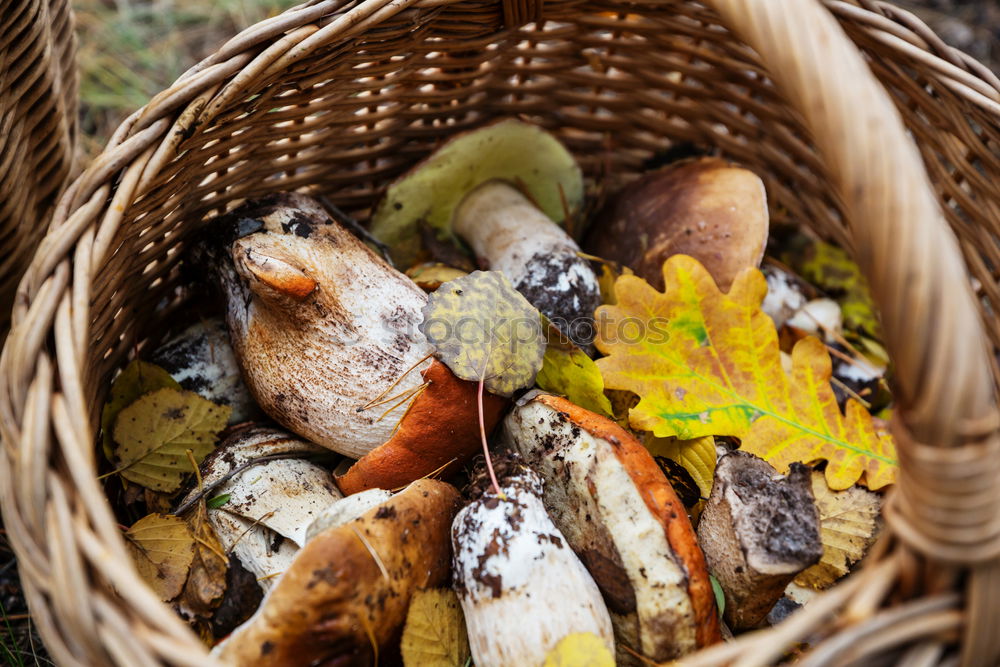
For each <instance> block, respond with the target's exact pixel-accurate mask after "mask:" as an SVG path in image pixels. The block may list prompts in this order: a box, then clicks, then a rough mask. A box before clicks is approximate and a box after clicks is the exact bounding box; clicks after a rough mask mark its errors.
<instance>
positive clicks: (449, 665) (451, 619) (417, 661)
mask: <svg viewBox="0 0 1000 667" xmlns="http://www.w3.org/2000/svg"><path fill="white" fill-rule="evenodd" d="M400 648H401V650H402V654H403V664H404V665H406V666H407V667H410V666H413V665H420V666H421V667H464V665H466V664H467V663H468V661H469V657H470V655H471V653H470V652H469V638H468V636H467V635H466V633H465V617H464V616H463V615H462V608H461V606H459V604H458V597H457V596H456V595H455V593H454V592H453V591H451V590H450V589H447V588H431V589H427V590H422V591H417V592H416V593H415V594H414V595H413V599H412V600H411V601H410V609H409V611H407V612H406V625H405V626H404V628H403V640H402V644H401V647H400Z"/></svg>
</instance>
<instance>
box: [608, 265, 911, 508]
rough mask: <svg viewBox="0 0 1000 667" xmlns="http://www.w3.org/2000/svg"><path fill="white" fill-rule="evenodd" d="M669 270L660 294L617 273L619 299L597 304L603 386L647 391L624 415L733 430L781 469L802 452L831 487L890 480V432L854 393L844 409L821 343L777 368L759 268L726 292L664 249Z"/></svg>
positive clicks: (679, 428) (689, 430) (654, 423)
mask: <svg viewBox="0 0 1000 667" xmlns="http://www.w3.org/2000/svg"><path fill="white" fill-rule="evenodd" d="M663 276H664V284H665V285H666V286H667V287H666V291H665V292H659V291H657V290H655V289H654V288H653V287H651V286H650V285H649V284H648V283H646V282H645V281H644V280H642V279H640V278H638V277H636V276H621V277H620V278H619V279H618V280H617V281H616V283H615V294H616V296H617V299H618V303H617V305H614V306H602V307H601V308H599V309H598V310H597V330H598V331H597V339H596V341H595V342H596V344H597V347H598V349H600V350H601V352H603V353H604V354H606V355H608V356H607V357H605V358H603V359H599V360H598V361H597V365H598V367H599V368H600V370H601V374H602V375H603V376H604V384H605V386H606V387H608V388H610V389H626V390H629V391H632V392H634V393H635V394H637V395H638V396H639V397H640V401H639V403H638V405H636V406H635V407H634V408H633V409H632V410H631V411H630V413H629V421H630V423H631V425H632V427H633V428H636V429H639V430H643V431H650V432H652V433H653V434H654V435H655V436H657V437H667V436H676V437H678V438H682V439H685V440H689V439H693V438H699V437H702V436H706V435H718V436H732V437H736V438H739V439H740V440H741V441H742V448H743V449H745V450H747V451H749V452H751V453H753V454H756V455H757V456H760V457H761V458H763V459H765V460H767V461H768V462H769V463H771V465H773V466H774V467H775V468H777V469H778V471H779V472H782V473H784V472H787V471H788V465H789V464H790V463H793V462H795V461H801V462H803V463H811V462H815V461H820V460H826V461H829V464H828V465H827V468H826V481H827V484H829V485H830V488H832V489H846V488H848V487H850V486H851V485H853V484H854V483H855V482H857V481H858V480H859V479H862V480H863V481H864V483H865V484H867V485H868V487H869V488H872V489H878V488H881V487H883V486H885V485H887V484H891V483H892V482H893V481H894V479H895V472H896V465H897V463H896V452H895V446H894V445H893V442H892V439H891V437H890V436H888V435H887V434H880V433H878V432H877V431H876V429H875V427H874V425H873V423H872V419H871V416H870V415H869V414H868V412H867V411H865V409H864V408H863V407H861V405H859V404H858V403H856V402H854V401H848V403H847V405H846V415H844V414H842V413H841V412H840V408H839V407H838V406H837V400H836V397H835V396H834V393H833V389H832V388H831V387H830V375H831V364H830V357H829V354H828V353H827V351H826V348H825V347H824V346H823V344H822V343H820V342H819V341H818V340H816V339H815V338H805V339H803V340H801V341H799V342H798V343H797V344H796V345H795V348H794V349H793V350H792V372H791V376H789V375H788V374H786V373H785V371H784V370H783V369H782V367H781V357H780V350H779V348H778V336H777V332H776V331H775V329H774V324H773V323H772V321H771V318H770V317H768V316H767V315H766V314H764V312H763V311H762V310H761V309H760V304H761V301H762V300H763V299H764V295H765V294H766V292H767V282H766V281H765V280H764V276H763V275H762V274H761V273H760V271H758V270H757V269H747V270H745V271H744V272H743V273H741V274H740V275H739V276H737V278H736V280H735V281H734V282H733V285H732V288H731V289H730V291H729V293H728V294H723V293H722V292H720V291H719V289H718V287H716V285H715V282H714V281H713V280H712V277H711V275H709V273H708V271H706V270H705V268H704V267H703V266H702V265H701V264H699V263H698V262H697V261H696V260H695V259H693V258H691V257H688V256H686V255H674V256H673V257H671V258H670V259H668V260H667V261H666V262H665V263H664V265H663Z"/></svg>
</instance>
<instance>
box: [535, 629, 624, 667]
mask: <svg viewBox="0 0 1000 667" xmlns="http://www.w3.org/2000/svg"><path fill="white" fill-rule="evenodd" d="M614 665H615V658H614V656H613V655H611V651H609V650H608V647H607V645H605V643H604V640H603V639H601V638H600V637H598V636H597V635H595V634H594V633H593V632H575V633H573V634H571V635H566V636H565V637H563V638H562V639H560V640H559V643H558V644H556V647H555V648H554V649H552V650H551V651H549V654H548V655H547V656H545V666H544V667H614Z"/></svg>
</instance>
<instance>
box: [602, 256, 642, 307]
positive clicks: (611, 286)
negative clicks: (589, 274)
mask: <svg viewBox="0 0 1000 667" xmlns="http://www.w3.org/2000/svg"><path fill="white" fill-rule="evenodd" d="M631 275H635V272H634V271H632V269H630V268H628V267H627V266H618V265H617V264H612V263H611V262H608V261H604V260H602V263H601V275H599V276H597V285H598V287H600V289H601V303H606V304H610V305H614V304H616V303H618V298H617V297H616V296H615V281H616V280H618V277H619V276H631Z"/></svg>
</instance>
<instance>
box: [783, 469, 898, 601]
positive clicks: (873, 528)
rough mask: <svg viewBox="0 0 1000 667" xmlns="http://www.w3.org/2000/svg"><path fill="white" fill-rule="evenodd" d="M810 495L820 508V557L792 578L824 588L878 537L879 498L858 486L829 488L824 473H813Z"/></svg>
mask: <svg viewBox="0 0 1000 667" xmlns="http://www.w3.org/2000/svg"><path fill="white" fill-rule="evenodd" d="M812 488H813V496H815V498H816V507H817V508H818V509H819V521H820V530H819V536H820V541H821V542H823V557H822V558H820V561H819V562H818V563H816V564H815V565H813V566H812V567H810V568H809V569H807V570H805V571H804V572H802V573H801V574H800V575H799V576H797V577H796V578H795V583H797V584H799V585H800V586H806V587H809V588H818V589H824V588H828V587H829V586H831V585H832V584H833V583H834V582H835V581H837V580H838V579H840V578H841V577H843V576H844V575H845V574H847V573H848V572H850V569H851V566H852V565H853V564H854V563H856V562H857V561H859V560H861V557H862V556H864V555H865V552H866V551H868V547H870V546H871V545H872V544H873V543H874V542H875V538H877V537H878V532H879V511H880V509H881V506H882V498H881V496H879V495H878V494H877V493H872V492H871V491H868V490H867V489H863V488H861V487H860V486H852V487H851V488H849V489H846V490H844V491H831V490H830V489H829V487H827V485H826V482H825V481H824V480H823V473H820V472H815V471H814V472H813V474H812Z"/></svg>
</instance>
